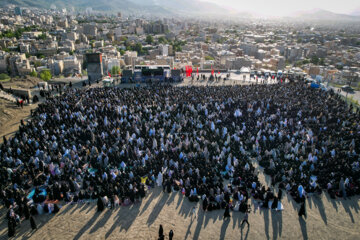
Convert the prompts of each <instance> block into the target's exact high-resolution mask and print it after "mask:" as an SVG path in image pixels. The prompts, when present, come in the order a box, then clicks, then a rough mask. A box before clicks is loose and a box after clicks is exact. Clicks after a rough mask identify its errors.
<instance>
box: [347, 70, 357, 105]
mask: <svg viewBox="0 0 360 240" xmlns="http://www.w3.org/2000/svg"><path fill="white" fill-rule="evenodd" d="M355 77H356V73H355V69H354V68H350V76H349V79H350V82H349V84H348V85H349V87H351V84H352V82H353V81H354V79H355ZM348 94H349V91H346V97H345V99H346V103H347V97H348Z"/></svg>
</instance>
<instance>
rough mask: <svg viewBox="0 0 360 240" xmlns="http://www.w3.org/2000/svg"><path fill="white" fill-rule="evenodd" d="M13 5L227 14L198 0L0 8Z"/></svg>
mask: <svg viewBox="0 0 360 240" xmlns="http://www.w3.org/2000/svg"><path fill="white" fill-rule="evenodd" d="M7 4H14V5H17V6H23V7H37V8H50V7H51V6H52V5H55V6H56V7H57V8H70V7H74V8H75V9H76V10H84V9H86V8H88V7H91V8H92V9H93V10H95V11H109V12H116V11H128V12H129V13H144V14H145V13H146V14H165V15H166V14H168V15H174V14H175V15H183V14H190V15H192V14H224V15H226V14H228V12H229V11H228V10H226V9H224V8H221V7H219V6H217V5H216V4H213V3H205V2H201V1H198V0H103V1H99V0H76V1H74V0H53V1H48V0H2V1H0V7H3V6H5V5H7Z"/></svg>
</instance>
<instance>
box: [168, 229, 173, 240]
mask: <svg viewBox="0 0 360 240" xmlns="http://www.w3.org/2000/svg"><path fill="white" fill-rule="evenodd" d="M173 237H174V232H173V230H170V232H169V240H172V239H173Z"/></svg>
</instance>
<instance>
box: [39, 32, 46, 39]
mask: <svg viewBox="0 0 360 240" xmlns="http://www.w3.org/2000/svg"><path fill="white" fill-rule="evenodd" d="M46 37H47V36H46V33H43V34H41V35H39V36H38V37H37V39H38V40H45V39H46Z"/></svg>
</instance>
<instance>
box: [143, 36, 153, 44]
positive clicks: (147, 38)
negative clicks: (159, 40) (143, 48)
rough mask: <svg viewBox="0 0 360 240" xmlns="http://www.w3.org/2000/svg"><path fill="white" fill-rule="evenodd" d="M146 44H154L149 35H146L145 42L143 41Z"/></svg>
mask: <svg viewBox="0 0 360 240" xmlns="http://www.w3.org/2000/svg"><path fill="white" fill-rule="evenodd" d="M145 41H146V42H147V43H148V44H152V43H153V42H154V38H153V36H151V35H147V36H146V40H145Z"/></svg>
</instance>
